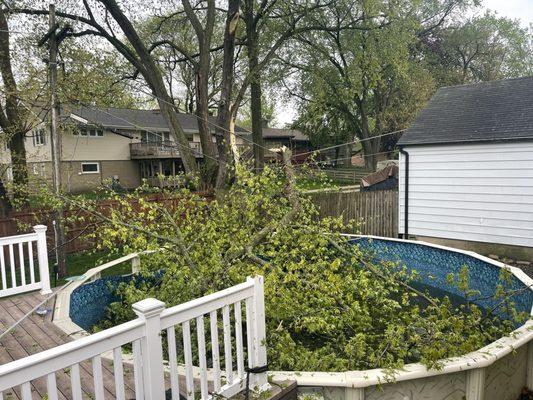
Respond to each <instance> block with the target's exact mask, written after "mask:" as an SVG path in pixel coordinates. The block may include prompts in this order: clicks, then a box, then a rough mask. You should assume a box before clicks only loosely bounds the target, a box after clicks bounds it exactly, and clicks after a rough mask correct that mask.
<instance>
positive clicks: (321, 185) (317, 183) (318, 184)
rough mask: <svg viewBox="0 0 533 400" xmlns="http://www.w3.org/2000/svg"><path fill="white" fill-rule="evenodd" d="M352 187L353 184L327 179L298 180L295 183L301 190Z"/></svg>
mask: <svg viewBox="0 0 533 400" xmlns="http://www.w3.org/2000/svg"><path fill="white" fill-rule="evenodd" d="M353 185H354V184H353V182H340V181H334V180H331V179H327V178H300V179H298V180H297V181H296V186H297V187H298V188H299V189H302V190H316V189H336V188H339V187H342V186H353Z"/></svg>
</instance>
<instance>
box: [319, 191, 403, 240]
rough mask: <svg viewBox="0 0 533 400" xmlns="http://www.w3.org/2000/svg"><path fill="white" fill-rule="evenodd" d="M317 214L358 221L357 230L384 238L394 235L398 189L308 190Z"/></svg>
mask: <svg viewBox="0 0 533 400" xmlns="http://www.w3.org/2000/svg"><path fill="white" fill-rule="evenodd" d="M309 196H310V198H311V200H312V201H313V203H314V204H315V205H316V206H317V207H318V209H319V212H320V217H321V218H324V217H335V216H341V215H342V216H343V219H344V222H348V221H350V220H356V221H358V222H360V223H361V225H360V227H359V229H360V231H359V232H358V233H361V234H363V235H376V236H385V237H397V236H398V221H397V219H398V191H397V190H380V191H375V192H359V191H349V192H336V191H324V192H314V193H309Z"/></svg>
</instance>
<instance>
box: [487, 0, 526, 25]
mask: <svg viewBox="0 0 533 400" xmlns="http://www.w3.org/2000/svg"><path fill="white" fill-rule="evenodd" d="M483 5H484V6H485V7H486V8H488V9H489V10H494V11H496V12H497V13H498V15H499V16H501V17H509V18H513V19H519V20H520V22H521V23H522V26H524V27H528V26H529V25H530V24H532V23H533V0H484V1H483Z"/></svg>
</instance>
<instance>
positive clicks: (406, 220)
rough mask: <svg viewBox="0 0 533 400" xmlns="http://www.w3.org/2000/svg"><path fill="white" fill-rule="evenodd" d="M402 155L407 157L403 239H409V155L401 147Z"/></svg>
mask: <svg viewBox="0 0 533 400" xmlns="http://www.w3.org/2000/svg"><path fill="white" fill-rule="evenodd" d="M399 150H400V153H402V154H403V155H404V156H405V175H404V202H403V204H404V207H403V217H404V222H403V238H404V239H408V238H409V153H408V152H407V151H405V149H404V148H403V147H401V146H400V147H399Z"/></svg>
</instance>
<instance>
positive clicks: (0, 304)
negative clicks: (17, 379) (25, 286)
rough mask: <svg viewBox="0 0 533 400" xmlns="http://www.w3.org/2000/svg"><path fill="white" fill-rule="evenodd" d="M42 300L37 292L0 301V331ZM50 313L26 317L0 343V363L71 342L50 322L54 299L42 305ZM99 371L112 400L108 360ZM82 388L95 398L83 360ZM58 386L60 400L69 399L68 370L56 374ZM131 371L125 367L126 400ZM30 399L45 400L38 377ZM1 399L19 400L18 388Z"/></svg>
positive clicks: (130, 390)
mask: <svg viewBox="0 0 533 400" xmlns="http://www.w3.org/2000/svg"><path fill="white" fill-rule="evenodd" d="M43 300H44V297H43V296H41V295H40V294H39V293H38V292H33V293H25V294H22V295H18V296H13V297H8V298H4V299H0V332H4V331H5V329H6V328H7V327H9V326H11V325H12V324H14V323H15V322H16V321H17V320H19V319H20V318H21V317H22V316H23V315H24V314H26V313H27V312H29V311H30V310H31V309H32V308H34V307H35V306H36V305H37V304H39V303H40V302H41V301H43ZM45 306H46V309H47V310H49V312H48V313H47V314H46V316H39V315H37V314H35V313H33V314H31V315H30V316H29V317H28V318H26V319H25V320H24V321H23V322H22V323H21V324H20V325H19V326H17V327H16V328H15V329H14V330H13V331H11V332H10V333H9V334H8V335H7V336H5V337H4V338H2V340H1V341H0V364H5V363H8V362H10V361H13V360H18V359H21V358H24V357H26V356H28V355H31V354H35V353H39V352H41V351H43V350H47V349H50V348H52V347H56V346H59V345H61V344H64V343H67V342H69V341H71V340H72V339H70V338H69V337H68V336H67V335H66V334H65V333H64V332H63V331H61V330H60V329H59V328H58V327H56V326H55V325H54V324H53V323H52V310H53V308H54V307H53V306H54V304H53V300H50V301H49V302H48V303H47V304H45ZM102 369H103V377H104V386H105V397H106V399H108V398H109V399H114V398H115V397H116V396H115V383H114V382H115V380H114V377H113V364H112V362H111V361H110V360H107V359H104V358H102ZM80 377H81V386H82V392H83V396H84V398H87V399H93V398H94V395H93V393H94V390H93V388H94V385H93V376H92V364H91V362H90V361H85V362H82V363H81V364H80ZM56 379H57V386H58V390H59V393H58V395H59V398H60V399H71V398H72V396H71V391H70V376H69V371H68V369H65V370H62V371H59V372H57V373H56ZM133 382H134V381H133V368H132V367H131V366H130V365H129V364H126V363H125V364H124V384H125V389H126V399H134V398H135V391H134V383H133ZM31 390H32V397H33V398H34V399H41V398H45V399H46V398H47V396H46V391H47V390H46V379H45V378H39V379H36V380H34V381H32V387H31ZM3 396H4V400H7V399H21V398H22V397H21V395H20V391H19V388H15V390H11V391H6V392H4V393H3Z"/></svg>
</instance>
